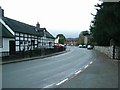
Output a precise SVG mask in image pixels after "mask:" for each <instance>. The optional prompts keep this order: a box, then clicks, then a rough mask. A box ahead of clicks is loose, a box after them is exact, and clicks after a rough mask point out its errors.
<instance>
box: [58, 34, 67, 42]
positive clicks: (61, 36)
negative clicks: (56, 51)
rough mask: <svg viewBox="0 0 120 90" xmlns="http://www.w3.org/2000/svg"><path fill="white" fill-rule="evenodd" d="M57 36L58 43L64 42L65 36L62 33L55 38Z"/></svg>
mask: <svg viewBox="0 0 120 90" xmlns="http://www.w3.org/2000/svg"><path fill="white" fill-rule="evenodd" d="M58 37H59V44H64V43H65V41H66V38H65V36H64V35H63V34H58V35H57V37H56V38H58Z"/></svg>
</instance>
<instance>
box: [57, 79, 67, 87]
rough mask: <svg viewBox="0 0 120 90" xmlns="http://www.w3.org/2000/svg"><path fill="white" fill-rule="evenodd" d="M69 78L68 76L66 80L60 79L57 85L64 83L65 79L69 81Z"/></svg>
mask: <svg viewBox="0 0 120 90" xmlns="http://www.w3.org/2000/svg"><path fill="white" fill-rule="evenodd" d="M67 80H68V78H66V79H64V80H62V81H60V82H59V83H57V84H56V85H57V86H58V85H60V84H62V83H64V82H65V81H67Z"/></svg>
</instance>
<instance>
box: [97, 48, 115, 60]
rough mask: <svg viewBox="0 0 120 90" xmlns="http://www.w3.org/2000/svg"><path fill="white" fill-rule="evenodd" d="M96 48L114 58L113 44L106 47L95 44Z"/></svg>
mask: <svg viewBox="0 0 120 90" xmlns="http://www.w3.org/2000/svg"><path fill="white" fill-rule="evenodd" d="M95 50H98V51H100V52H102V53H104V54H106V55H107V56H108V57H110V58H113V46H109V47H107V46H106V47H105V46H95Z"/></svg>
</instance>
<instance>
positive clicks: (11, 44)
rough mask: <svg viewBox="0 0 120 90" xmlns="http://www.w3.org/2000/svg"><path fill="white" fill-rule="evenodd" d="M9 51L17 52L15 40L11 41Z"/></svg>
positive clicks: (11, 52)
mask: <svg viewBox="0 0 120 90" xmlns="http://www.w3.org/2000/svg"><path fill="white" fill-rule="evenodd" d="M9 51H10V55H11V54H15V41H9Z"/></svg>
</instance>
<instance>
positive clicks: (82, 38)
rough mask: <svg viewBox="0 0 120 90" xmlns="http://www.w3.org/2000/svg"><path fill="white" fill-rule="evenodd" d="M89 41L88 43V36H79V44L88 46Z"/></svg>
mask: <svg viewBox="0 0 120 90" xmlns="http://www.w3.org/2000/svg"><path fill="white" fill-rule="evenodd" d="M83 32H84V31H83ZM89 41H90V34H83V33H80V34H79V44H85V45H87V44H89Z"/></svg>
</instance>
